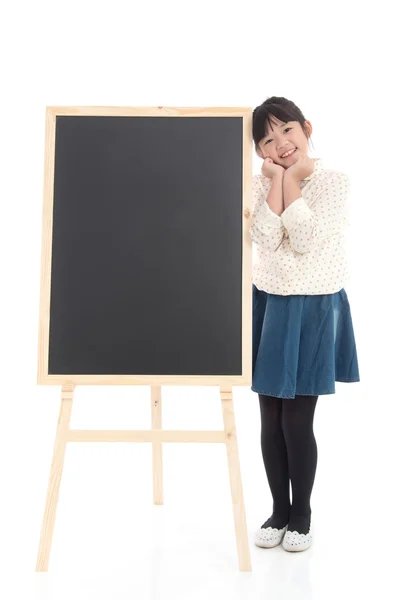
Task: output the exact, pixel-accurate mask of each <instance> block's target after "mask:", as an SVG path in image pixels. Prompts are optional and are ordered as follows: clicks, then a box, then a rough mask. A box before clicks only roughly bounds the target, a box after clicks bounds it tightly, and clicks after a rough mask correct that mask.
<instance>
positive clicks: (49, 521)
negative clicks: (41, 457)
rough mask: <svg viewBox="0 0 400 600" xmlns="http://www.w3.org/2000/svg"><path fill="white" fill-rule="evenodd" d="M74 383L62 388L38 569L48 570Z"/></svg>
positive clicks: (37, 563)
mask: <svg viewBox="0 0 400 600" xmlns="http://www.w3.org/2000/svg"><path fill="white" fill-rule="evenodd" d="M74 387H75V386H74V385H63V386H62V389H61V406H60V413H59V416H58V426H57V433H56V439H55V442H54V450H53V460H52V463H51V469H50V477H49V484H48V488H47V499H46V507H45V510H44V516H43V523H42V532H41V535H40V542H39V551H38V556H37V562H36V571H47V569H48V566H49V557H50V549H51V542H52V539H53V531H54V523H55V519H56V510H57V503H58V493H59V490H60V482H61V476H62V471H63V466H64V456H65V449H66V445H67V435H68V430H69V422H70V418H71V411H72V400H73V395H74Z"/></svg>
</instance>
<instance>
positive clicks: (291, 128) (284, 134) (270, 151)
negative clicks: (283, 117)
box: [257, 117, 312, 169]
mask: <svg viewBox="0 0 400 600" xmlns="http://www.w3.org/2000/svg"><path fill="white" fill-rule="evenodd" d="M271 124H272V131H268V135H266V136H265V137H263V138H262V140H260V141H259V143H258V148H257V154H258V156H259V157H260V158H272V160H273V161H274V163H275V164H277V165H281V166H282V167H283V168H284V169H288V168H289V167H290V166H291V165H293V164H294V163H295V162H297V157H298V156H299V153H302V154H306V155H308V138H307V137H306V135H305V134H304V131H303V129H302V127H301V125H300V123H299V122H298V121H288V122H287V123H285V122H284V121H280V120H279V119H277V118H276V117H273V119H272V118H271ZM266 126H267V127H268V122H267V123H266ZM305 126H306V128H307V130H308V135H309V136H310V135H311V132H312V125H311V123H310V121H306V122H305ZM294 148H296V150H295V152H294V153H293V154H290V155H289V156H287V157H286V158H285V157H283V156H282V155H283V154H285V152H288V151H289V150H293V149H294Z"/></svg>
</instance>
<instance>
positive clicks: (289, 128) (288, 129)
mask: <svg viewBox="0 0 400 600" xmlns="http://www.w3.org/2000/svg"><path fill="white" fill-rule="evenodd" d="M291 129H293V127H286V129H285V130H284V131H290V130H291ZM270 141H271V140H267V141H266V142H265V144H264V146H266V145H267V144H268V142H270Z"/></svg>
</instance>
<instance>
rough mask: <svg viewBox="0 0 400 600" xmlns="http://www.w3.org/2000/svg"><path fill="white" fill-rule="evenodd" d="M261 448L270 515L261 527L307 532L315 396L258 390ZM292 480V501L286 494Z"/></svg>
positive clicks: (313, 462)
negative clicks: (282, 395)
mask: <svg viewBox="0 0 400 600" xmlns="http://www.w3.org/2000/svg"><path fill="white" fill-rule="evenodd" d="M258 397H259V400H260V412H261V450H262V456H263V460H264V465H265V471H266V473H267V478H268V483H269V487H270V489H271V494H272V498H273V513H272V516H271V517H270V518H269V519H268V521H266V522H265V523H264V525H263V526H262V527H277V528H278V529H281V528H282V527H284V526H285V525H286V524H287V523H288V529H289V530H290V531H297V532H298V533H308V531H309V527H310V521H311V506H310V497H311V491H312V488H313V485H314V479H315V471H316V468H317V443H316V441H315V437H314V431H313V420H314V411H315V406H316V403H317V400H318V396H299V395H296V397H295V398H277V397H275V396H265V395H262V394H258ZM289 479H290V481H291V484H292V505H290V497H289Z"/></svg>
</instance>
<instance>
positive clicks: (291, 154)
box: [281, 148, 297, 159]
mask: <svg viewBox="0 0 400 600" xmlns="http://www.w3.org/2000/svg"><path fill="white" fill-rule="evenodd" d="M296 150H297V148H295V149H294V150H293V152H291V153H290V154H288V155H287V156H281V158H283V159H284V158H289V156H293V154H294V153H295V152H296Z"/></svg>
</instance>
